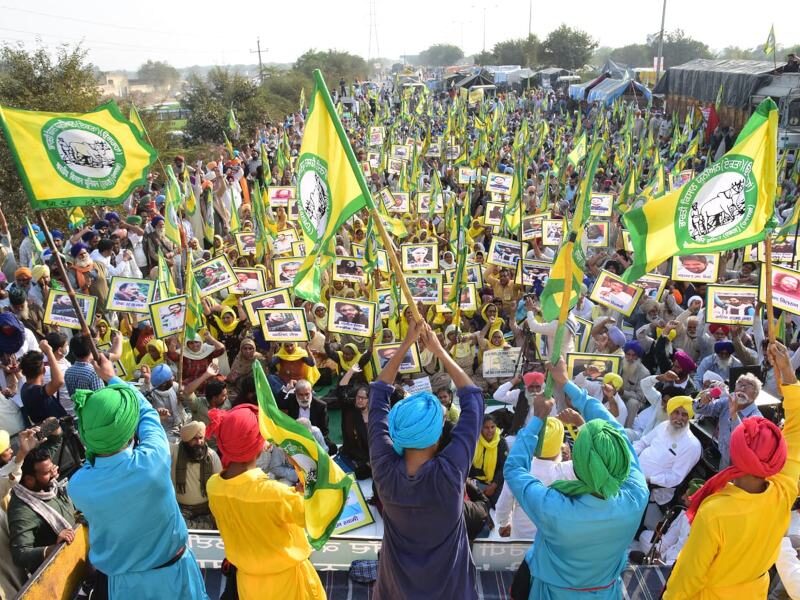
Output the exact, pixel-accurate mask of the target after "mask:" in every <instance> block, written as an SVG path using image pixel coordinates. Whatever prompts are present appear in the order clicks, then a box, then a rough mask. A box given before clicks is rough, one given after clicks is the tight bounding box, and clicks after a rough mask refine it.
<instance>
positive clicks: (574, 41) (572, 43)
mask: <svg viewBox="0 0 800 600" xmlns="http://www.w3.org/2000/svg"><path fill="white" fill-rule="evenodd" d="M595 48H597V42H596V41H594V40H593V39H592V38H591V36H589V34H588V33H586V32H585V31H582V30H580V29H573V28H572V27H567V26H566V25H561V26H560V27H559V28H558V29H555V30H553V31H551V32H550V34H549V35H548V36H547V39H546V40H545V41H544V44H542V49H543V51H544V52H543V57H544V59H545V61H546V62H547V63H549V64H550V65H552V66H555V67H562V68H564V69H571V70H572V69H580V68H581V67H583V66H584V65H586V63H587V62H589V59H590V58H591V57H592V52H594V49H595Z"/></svg>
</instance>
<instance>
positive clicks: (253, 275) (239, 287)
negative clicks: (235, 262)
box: [230, 267, 267, 294]
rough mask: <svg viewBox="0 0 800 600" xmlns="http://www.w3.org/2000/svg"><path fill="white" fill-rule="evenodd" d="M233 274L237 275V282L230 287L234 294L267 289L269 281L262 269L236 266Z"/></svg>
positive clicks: (255, 292) (251, 292) (252, 292)
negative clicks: (266, 279)
mask: <svg viewBox="0 0 800 600" xmlns="http://www.w3.org/2000/svg"><path fill="white" fill-rule="evenodd" d="M233 274H234V275H236V284H235V285H233V286H232V287H231V289H230V292H231V293H232V294H257V293H258V292H263V291H264V290H265V289H266V285H267V282H266V281H265V277H264V271H262V270H261V269H251V268H249V267H248V268H241V269H237V268H234V269H233Z"/></svg>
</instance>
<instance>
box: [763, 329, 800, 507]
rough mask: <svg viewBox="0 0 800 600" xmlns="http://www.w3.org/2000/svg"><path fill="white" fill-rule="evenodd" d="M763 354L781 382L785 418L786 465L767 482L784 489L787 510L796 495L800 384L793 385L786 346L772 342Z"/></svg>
mask: <svg viewBox="0 0 800 600" xmlns="http://www.w3.org/2000/svg"><path fill="white" fill-rule="evenodd" d="M767 352H768V353H769V357H770V360H771V361H772V364H773V365H775V369H776V370H777V371H778V374H779V375H780V379H781V392H782V393H783V411H784V414H785V415H786V421H785V422H784V424H783V437H784V439H785V440H786V446H787V450H788V452H787V454H786V464H785V465H784V467H783V469H782V470H781V472H780V473H779V474H778V475H777V476H776V477H774V478H771V480H774V481H775V483H777V484H778V485H779V486H780V487H781V488H782V489H783V490H785V493H786V499H787V502H788V505H789V506H788V507H787V508H790V507H791V505H792V503H793V502H794V499H795V498H796V496H797V480H798V478H800V384H798V383H797V377H796V376H795V374H794V368H793V367H792V363H791V358H790V357H789V351H788V350H787V349H786V346H784V345H783V344H781V343H780V342H774V343H771V344H770V345H769V347H768V348H767ZM781 509H783V507H781Z"/></svg>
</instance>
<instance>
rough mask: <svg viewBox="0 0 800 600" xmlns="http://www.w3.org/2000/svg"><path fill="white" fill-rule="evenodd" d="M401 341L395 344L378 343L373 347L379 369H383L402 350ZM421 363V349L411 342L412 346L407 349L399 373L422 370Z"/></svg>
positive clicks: (374, 357)
mask: <svg viewBox="0 0 800 600" xmlns="http://www.w3.org/2000/svg"><path fill="white" fill-rule="evenodd" d="M400 346H401V344H400V343H393V344H376V345H375V346H373V347H372V358H373V359H374V361H375V363H376V366H377V367H378V370H379V371H380V370H383V368H384V367H385V366H386V364H387V363H388V362H389V361H390V360H391V359H392V357H393V356H394V355H395V354H397V352H398V350H400ZM420 370H421V369H420V364H419V351H418V350H417V345H416V344H411V347H410V348H409V349H408V350H407V351H406V355H405V356H404V357H403V362H401V363H400V368H399V369H398V373H402V374H403V375H411V374H414V373H419V372H420Z"/></svg>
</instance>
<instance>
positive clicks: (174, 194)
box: [164, 165, 183, 247]
mask: <svg viewBox="0 0 800 600" xmlns="http://www.w3.org/2000/svg"><path fill="white" fill-rule="evenodd" d="M166 171H167V184H166V186H165V189H164V194H165V196H166V200H164V237H165V238H167V239H168V240H169V241H171V242H172V243H173V244H175V245H177V246H178V247H181V246H182V245H183V244H182V243H181V230H180V222H181V221H180V212H179V209H180V206H181V186H180V184H179V183H178V179H177V178H176V177H175V172H174V171H173V170H172V165H167V169H166Z"/></svg>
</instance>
